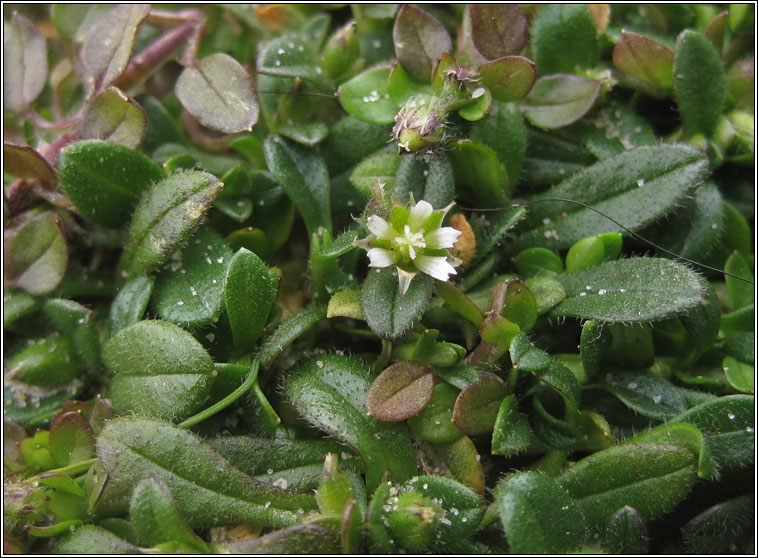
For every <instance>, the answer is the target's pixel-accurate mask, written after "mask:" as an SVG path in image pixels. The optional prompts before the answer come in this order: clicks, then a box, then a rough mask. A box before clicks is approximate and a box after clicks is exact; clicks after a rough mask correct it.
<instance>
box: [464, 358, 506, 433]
mask: <svg viewBox="0 0 758 558" xmlns="http://www.w3.org/2000/svg"><path fill="white" fill-rule="evenodd" d="M480 374H481V375H482V379H481V380H479V381H478V382H474V383H473V384H471V385H469V386H467V387H466V389H464V390H463V391H462V392H461V393H460V394H459V395H458V398H457V399H456V400H455V407H454V408H453V422H454V423H455V426H457V427H458V430H460V431H461V432H463V433H464V434H468V435H469V436H477V435H479V434H485V433H487V432H490V431H491V430H492V428H493V427H494V426H495V418H496V417H497V411H498V409H499V408H500V403H501V401H502V400H503V399H504V398H505V396H506V395H507V394H508V390H507V388H506V386H505V382H503V380H501V379H500V378H499V377H497V376H495V375H494V374H490V373H488V372H480Z"/></svg>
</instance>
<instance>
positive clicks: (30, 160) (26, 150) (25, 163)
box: [3, 78, 55, 182]
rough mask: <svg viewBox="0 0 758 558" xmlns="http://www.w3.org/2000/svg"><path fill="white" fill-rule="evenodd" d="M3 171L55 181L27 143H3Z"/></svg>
mask: <svg viewBox="0 0 758 558" xmlns="http://www.w3.org/2000/svg"><path fill="white" fill-rule="evenodd" d="M6 79H7V78H6ZM3 157H4V159H5V160H4V161H3V171H5V172H7V173H8V174H11V175H13V176H18V177H19V178H39V179H40V180H42V181H43V182H55V171H54V170H53V167H51V166H50V163H48V162H47V160H46V159H45V158H44V157H43V156H42V155H40V153H39V152H38V151H37V150H36V149H34V148H32V147H29V146H28V145H13V144H12V143H3Z"/></svg>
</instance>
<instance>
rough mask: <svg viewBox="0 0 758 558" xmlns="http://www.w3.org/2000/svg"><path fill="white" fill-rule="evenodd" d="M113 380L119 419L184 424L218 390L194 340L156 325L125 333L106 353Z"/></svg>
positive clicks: (139, 326) (171, 327) (206, 358)
mask: <svg viewBox="0 0 758 558" xmlns="http://www.w3.org/2000/svg"><path fill="white" fill-rule="evenodd" d="M103 360H104V361H105V365H106V366H107V367H108V369H109V370H110V371H111V372H112V373H113V374H114V377H113V379H112V380H111V384H110V392H111V400H112V402H113V409H114V411H116V413H117V414H123V413H134V414H138V415H145V416H151V417H158V418H165V419H172V420H181V419H184V418H187V417H188V416H190V415H191V414H192V413H193V412H195V411H197V410H198V408H199V407H200V405H202V404H203V403H204V402H205V400H206V399H207V398H208V396H209V394H210V390H211V387H212V386H213V374H212V373H213V361H212V360H211V357H210V355H208V353H207V352H206V351H205V349H204V348H203V346H202V345H200V343H198V342H197V341H196V340H195V338H194V337H192V335H190V334H189V333H188V332H186V331H185V330H183V329H182V328H180V327H179V326H175V325H174V324H171V323H168V322H162V321H157V320H146V321H142V322H137V323H136V324H134V325H131V326H129V327H127V328H124V329H122V330H121V331H119V332H118V333H117V334H116V335H114V336H113V337H112V338H111V339H110V340H109V341H108V342H107V343H106V344H105V346H104V347H103Z"/></svg>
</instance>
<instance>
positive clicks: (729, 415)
mask: <svg viewBox="0 0 758 558" xmlns="http://www.w3.org/2000/svg"><path fill="white" fill-rule="evenodd" d="M726 416H728V417H729V420H734V419H736V418H737V415H735V414H734V413H733V412H732V411H729V412H728V413H727V414H726Z"/></svg>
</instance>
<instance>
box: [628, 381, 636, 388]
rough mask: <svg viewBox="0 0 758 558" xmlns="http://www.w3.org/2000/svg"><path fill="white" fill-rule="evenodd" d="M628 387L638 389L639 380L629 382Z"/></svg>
mask: <svg viewBox="0 0 758 558" xmlns="http://www.w3.org/2000/svg"><path fill="white" fill-rule="evenodd" d="M626 387H628V388H629V389H637V382H629V383H628V384H626Z"/></svg>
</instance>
